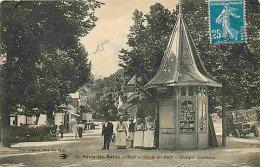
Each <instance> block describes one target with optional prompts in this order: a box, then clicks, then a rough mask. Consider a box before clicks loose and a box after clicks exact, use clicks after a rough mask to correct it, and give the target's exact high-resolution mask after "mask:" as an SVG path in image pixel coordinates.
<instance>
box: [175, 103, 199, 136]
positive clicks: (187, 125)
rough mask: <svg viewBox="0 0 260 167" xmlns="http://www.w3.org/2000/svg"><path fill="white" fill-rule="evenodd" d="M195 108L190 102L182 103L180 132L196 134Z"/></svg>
mask: <svg viewBox="0 0 260 167" xmlns="http://www.w3.org/2000/svg"><path fill="white" fill-rule="evenodd" d="M195 112H196V109H195V106H194V104H193V103H192V102H191V101H189V100H185V101H184V102H182V103H181V110H180V120H179V121H180V131H181V132H194V131H195Z"/></svg>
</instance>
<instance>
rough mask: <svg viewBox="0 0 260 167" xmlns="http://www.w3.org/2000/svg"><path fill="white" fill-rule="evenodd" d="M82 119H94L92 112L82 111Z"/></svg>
mask: <svg viewBox="0 0 260 167" xmlns="http://www.w3.org/2000/svg"><path fill="white" fill-rule="evenodd" d="M82 120H85V121H87V122H89V121H91V120H92V113H82Z"/></svg>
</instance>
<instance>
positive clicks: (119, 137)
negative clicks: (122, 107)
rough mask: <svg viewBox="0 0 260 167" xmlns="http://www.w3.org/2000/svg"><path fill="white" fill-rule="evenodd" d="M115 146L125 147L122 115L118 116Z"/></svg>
mask: <svg viewBox="0 0 260 167" xmlns="http://www.w3.org/2000/svg"><path fill="white" fill-rule="evenodd" d="M116 131H117V133H116V146H117V148H118V149H121V148H126V125H125V123H124V122H123V117H120V119H119V123H118V124H117V127H116Z"/></svg>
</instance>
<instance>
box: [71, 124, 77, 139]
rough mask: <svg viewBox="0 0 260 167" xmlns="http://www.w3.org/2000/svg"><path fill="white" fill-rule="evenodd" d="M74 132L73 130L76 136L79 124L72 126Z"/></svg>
mask: <svg viewBox="0 0 260 167" xmlns="http://www.w3.org/2000/svg"><path fill="white" fill-rule="evenodd" d="M72 132H73V134H74V137H75V138H76V137H77V135H78V129H77V126H75V125H73V126H72Z"/></svg>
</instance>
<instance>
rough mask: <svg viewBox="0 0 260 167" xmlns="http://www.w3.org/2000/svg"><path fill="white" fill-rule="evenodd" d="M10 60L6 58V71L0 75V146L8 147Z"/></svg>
mask: <svg viewBox="0 0 260 167" xmlns="http://www.w3.org/2000/svg"><path fill="white" fill-rule="evenodd" d="M10 67H11V63H10V58H8V56H7V60H6V69H5V71H4V72H3V71H2V72H1V73H0V96H1V97H0V110H1V111H0V113H1V141H0V146H2V147H10V146H11V145H10V139H9V136H10V135H9V128H10V109H11V103H10V102H11V100H10V92H11V87H10V86H11V82H10V78H9V77H10V73H11V70H10Z"/></svg>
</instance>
